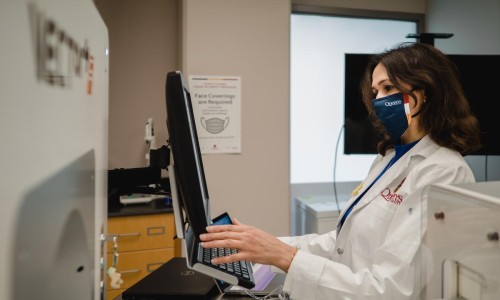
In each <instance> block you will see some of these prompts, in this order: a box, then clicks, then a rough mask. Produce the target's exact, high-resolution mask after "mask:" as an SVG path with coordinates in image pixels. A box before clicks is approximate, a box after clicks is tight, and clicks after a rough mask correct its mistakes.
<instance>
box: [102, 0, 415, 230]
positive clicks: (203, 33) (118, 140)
mask: <svg viewBox="0 0 500 300" xmlns="http://www.w3.org/2000/svg"><path fill="white" fill-rule="evenodd" d="M292 3H293V4H308V5H309V4H317V5H326V6H332V7H339V8H354V9H365V10H387V11H399V12H408V13H423V12H424V11H425V0H418V1H414V0H405V1H401V0H380V1H376V2H374V1H370V0H363V1H361V0H358V1H350V0H349V1H348V0H343V1H340V0H336V1H333V0H332V1H326V0H323V1H320V0H315V1H311V0H308V1H306V0H302V1H297V0H294V1H290V0H272V1H271V0H184V1H178V0H143V1H140V0H96V5H97V7H98V9H99V11H100V12H101V14H102V16H103V19H104V20H105V22H106V25H107V26H108V30H109V36H110V116H109V122H110V123H109V139H110V140H109V168H110V169H113V168H132V167H142V166H146V160H145V158H144V155H145V153H146V149H147V146H146V144H145V142H144V125H145V122H146V120H147V118H149V117H153V119H154V121H155V131H156V135H157V145H158V146H161V145H163V144H165V139H166V136H167V135H166V129H165V126H164V124H165V106H164V105H165V104H164V80H165V74H166V72H167V71H169V70H174V69H181V70H182V71H183V72H185V75H186V76H189V75H228V76H231V75H235V76H241V78H242V105H241V107H242V153H241V154H234V155H224V154H219V155H214V154H212V155H204V156H203V159H204V163H205V172H206V175H207V181H208V187H209V190H210V197H211V200H212V203H213V206H212V212H213V214H217V213H220V212H222V211H225V210H226V211H228V212H230V213H231V214H232V215H233V216H234V217H236V218H238V219H240V220H241V221H242V222H246V223H249V224H254V225H258V226H259V227H261V228H263V229H265V230H268V231H270V232H271V233H273V234H276V235H287V234H289V222H290V217H289V210H290V205H289V202H290V201H289V200H290V191H289V189H290V184H289V181H290V174H289V173H290V172H289V168H290V167H289V134H290V133H289V132H290V125H289V90H290V87H289V77H290V74H289V70H290V65H289V61H290V13H291V5H292ZM180 11H182V13H179V12H180ZM181 21H182V23H180V22H181ZM179 24H182V25H179ZM179 31H180V35H179V36H178V34H179Z"/></svg>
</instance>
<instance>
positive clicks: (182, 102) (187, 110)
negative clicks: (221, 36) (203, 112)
mask: <svg viewBox="0 0 500 300" xmlns="http://www.w3.org/2000/svg"><path fill="white" fill-rule="evenodd" d="M165 92H166V107H167V128H168V133H169V143H170V147H171V154H172V160H171V162H173V168H174V170H171V171H170V172H169V177H173V176H174V177H175V178H170V180H171V185H172V182H173V179H175V183H174V184H173V185H174V186H173V187H172V186H171V188H172V189H175V191H176V195H175V196H176V198H178V199H173V201H174V202H175V203H174V204H179V205H180V206H181V207H180V209H181V211H180V212H178V214H177V215H178V216H179V215H181V213H182V211H183V212H184V213H185V214H186V218H187V222H188V223H189V226H190V227H191V228H192V229H193V231H194V232H196V233H200V232H206V227H207V226H208V225H209V224H210V222H211V218H210V203H209V197H208V189H207V183H206V180H205V171H204V169H203V162H202V157H201V152H200V146H199V142H198V134H197V131H196V123H195V118H194V115H193V108H192V105H191V96H190V92H189V88H188V85H187V84H186V82H185V81H184V78H183V76H182V74H181V72H179V71H173V72H169V73H168V74H167V79H166V85H165ZM174 171H175V175H174V174H170V173H173V172H174ZM174 213H175V211H174ZM183 221H184V220H183ZM184 225H185V224H182V226H184ZM176 226H177V230H178V231H179V229H180V228H178V227H179V224H176ZM178 235H179V232H178Z"/></svg>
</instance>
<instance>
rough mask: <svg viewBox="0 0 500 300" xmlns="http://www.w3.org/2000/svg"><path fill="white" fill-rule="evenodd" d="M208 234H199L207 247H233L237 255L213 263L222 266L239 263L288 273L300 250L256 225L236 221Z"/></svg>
mask: <svg viewBox="0 0 500 300" xmlns="http://www.w3.org/2000/svg"><path fill="white" fill-rule="evenodd" d="M207 231H208V233H205V234H202V235H200V239H201V240H202V244H201V245H202V246H203V247H204V248H233V249H236V250H238V253H236V254H232V255H228V256H224V257H218V258H215V259H213V260H212V263H214V264H223V263H229V262H234V261H238V260H247V261H251V262H254V263H261V264H265V265H274V266H276V267H278V268H280V269H281V270H283V271H285V272H288V268H289V267H290V264H291V263H292V260H293V257H294V256H295V253H296V252H297V249H296V248H294V247H292V246H290V245H288V244H285V243H283V242H282V241H280V240H279V239H278V238H276V237H275V236H273V235H271V234H269V233H267V232H265V231H263V230H260V229H258V228H256V227H253V226H248V225H244V224H242V223H240V222H238V220H236V219H235V220H234V224H233V225H212V226H208V227H207Z"/></svg>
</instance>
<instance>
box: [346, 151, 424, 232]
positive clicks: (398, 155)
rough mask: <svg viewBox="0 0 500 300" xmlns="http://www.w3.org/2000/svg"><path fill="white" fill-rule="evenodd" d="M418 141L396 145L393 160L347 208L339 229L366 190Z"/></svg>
mask: <svg viewBox="0 0 500 300" xmlns="http://www.w3.org/2000/svg"><path fill="white" fill-rule="evenodd" d="M416 143H418V141H415V142H413V143H410V144H406V145H395V146H394V149H395V151H396V153H395V155H394V157H393V158H392V159H391V161H389V163H388V164H387V166H385V168H384V169H383V170H382V172H380V174H378V176H377V178H375V180H373V182H372V183H371V184H370V185H369V186H368V187H367V188H366V190H365V191H364V192H363V193H361V195H359V196H358V198H356V200H355V201H354V202H353V203H352V204H351V206H350V207H349V208H348V209H347V211H346V212H345V214H344V215H343V216H342V219H341V220H340V224H339V227H338V231H340V229H341V228H342V226H343V225H344V222H345V220H346V219H347V216H349V214H350V213H351V211H352V209H353V208H354V206H356V204H358V202H359V200H361V198H363V196H364V195H365V194H366V192H368V190H370V188H371V187H372V186H373V185H374V184H375V182H377V180H378V179H379V178H380V177H382V175H384V173H385V172H386V171H387V170H389V168H390V167H391V166H392V165H393V164H394V163H395V162H396V161H398V159H399V158H400V157H402V156H403V155H404V154H405V153H406V152H408V151H409V150H410V149H411V148H413V146H415V144H416Z"/></svg>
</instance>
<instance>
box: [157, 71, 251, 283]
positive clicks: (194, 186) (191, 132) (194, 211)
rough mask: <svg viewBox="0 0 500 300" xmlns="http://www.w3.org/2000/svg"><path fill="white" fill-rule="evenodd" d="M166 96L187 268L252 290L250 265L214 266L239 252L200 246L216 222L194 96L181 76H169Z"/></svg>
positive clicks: (173, 188) (176, 205) (179, 229)
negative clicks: (215, 260)
mask: <svg viewBox="0 0 500 300" xmlns="http://www.w3.org/2000/svg"><path fill="white" fill-rule="evenodd" d="M165 96H166V97H165V98H166V110H167V122H166V123H167V130H168V136H169V140H168V143H169V146H170V149H171V151H170V155H171V159H170V163H171V164H170V166H169V167H168V169H167V170H168V177H169V181H170V189H171V193H172V206H173V209H174V219H175V227H176V234H177V237H178V238H182V239H183V240H184V245H185V250H186V264H187V266H188V267H189V268H190V269H193V270H196V271H198V272H200V273H203V274H205V275H208V276H211V277H213V278H215V279H219V280H222V281H224V282H227V283H229V284H232V285H239V286H242V287H244V288H250V289H251V288H253V287H254V286H255V282H254V277H253V270H252V265H251V263H250V262H248V261H238V262H235V263H234V264H221V265H214V264H212V263H211V262H210V261H211V259H212V258H213V257H214V256H217V255H228V254H230V253H235V251H236V250H235V249H205V248H203V247H201V245H200V242H201V241H200V239H199V236H200V234H202V233H206V232H207V231H206V228H207V226H209V225H211V221H212V218H211V215H210V200H209V196H208V188H207V183H206V180H205V173H204V168H203V161H202V157H201V153H200V146H199V142H198V133H197V129H196V120H195V118H194V114H193V108H192V104H191V96H190V92H189V88H188V85H187V83H186V82H185V81H184V78H183V76H182V74H181V72H179V71H173V72H169V73H167V77H166V83H165Z"/></svg>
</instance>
